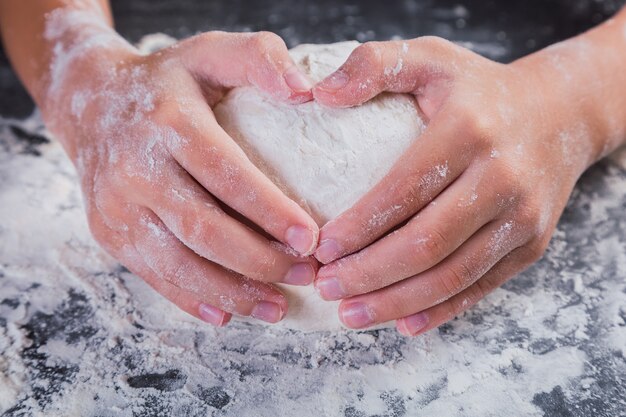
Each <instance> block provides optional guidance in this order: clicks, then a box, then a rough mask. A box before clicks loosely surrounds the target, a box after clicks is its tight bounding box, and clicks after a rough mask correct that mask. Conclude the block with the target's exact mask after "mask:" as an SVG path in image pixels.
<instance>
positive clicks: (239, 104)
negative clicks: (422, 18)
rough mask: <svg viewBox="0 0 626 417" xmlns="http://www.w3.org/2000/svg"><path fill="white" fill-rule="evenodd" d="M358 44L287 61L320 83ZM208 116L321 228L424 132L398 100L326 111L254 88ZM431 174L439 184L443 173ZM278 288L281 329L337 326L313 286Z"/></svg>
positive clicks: (410, 108) (406, 102) (302, 50)
mask: <svg viewBox="0 0 626 417" xmlns="http://www.w3.org/2000/svg"><path fill="white" fill-rule="evenodd" d="M358 45H359V43H358V42H343V43H337V44H332V45H300V46H298V47H296V48H295V49H292V50H291V56H292V57H293V58H294V61H295V62H296V64H297V65H298V66H299V67H300V68H301V69H302V70H303V71H304V72H305V73H306V74H308V75H309V76H310V77H311V79H312V80H313V81H319V80H321V79H323V78H324V77H326V76H327V75H330V74H331V73H332V72H333V71H334V70H335V69H337V68H338V67H339V66H340V65H341V64H342V63H343V62H344V61H345V60H346V59H347V58H348V56H349V55H350V52H352V50H353V49H354V48H356V47H357V46H358ZM400 63H401V61H400ZM214 113H215V116H216V119H217V121H218V122H219V124H220V125H221V126H222V127H223V128H224V130H226V132H228V133H229V135H230V136H231V137H232V138H233V139H235V141H237V143H239V144H240V146H241V147H242V148H243V149H244V151H245V152H246V154H248V156H249V157H250V159H251V160H252V161H253V162H254V163H255V164H256V165H257V166H259V167H260V168H261V169H262V170H263V171H264V172H265V173H266V174H267V175H268V176H269V177H270V178H271V179H272V180H273V181H274V182H275V183H277V184H279V185H280V186H281V188H282V189H283V190H284V191H285V192H286V193H287V194H288V195H289V196H291V197H292V198H293V199H294V200H295V201H296V202H298V203H300V205H301V206H303V207H306V208H307V209H308V210H309V212H310V213H311V214H312V215H313V217H314V218H315V219H316V221H317V222H318V223H319V225H320V226H322V225H324V223H326V222H327V221H329V220H331V219H333V218H335V217H336V216H338V215H339V214H341V213H342V212H343V211H344V210H346V209H348V208H350V207H351V206H352V205H354V203H356V202H357V201H358V199H359V198H360V197H362V196H363V195H364V194H365V193H366V192H367V191H369V190H370V189H372V187H374V185H376V183H378V181H380V180H381V179H382V178H383V177H384V176H385V174H386V173H387V172H388V171H389V169H390V168H391V167H392V165H393V163H394V162H395V161H396V160H397V159H398V158H399V157H400V156H401V155H402V153H403V152H404V151H405V150H406V149H407V148H408V147H409V146H410V144H411V143H413V141H415V140H417V139H418V137H419V136H420V134H421V133H422V131H423V129H424V123H423V121H422V118H421V117H420V115H419V113H418V110H417V107H416V104H415V101H414V99H413V98H412V97H411V96H409V95H403V94H382V95H380V96H378V97H376V98H374V99H372V100H370V101H369V102H367V103H365V104H364V105H362V106H360V107H357V108H347V109H345V108H340V109H333V108H328V107H324V106H322V105H320V104H318V103H317V102H315V101H312V102H308V103H304V104H300V105H297V106H294V105H291V104H283V103H278V102H276V101H275V100H272V99H271V98H269V97H267V96H266V95H264V94H263V93H261V92H259V91H258V90H256V89H255V88H253V87H240V88H236V89H234V90H232V91H231V92H229V93H228V94H227V95H226V96H225V97H224V99H223V100H222V101H221V102H220V103H219V104H218V105H217V106H216V107H215V109H214ZM436 171H437V172H436V175H437V176H439V177H441V178H442V179H443V178H445V176H446V175H447V172H448V167H447V165H445V166H441V167H437V169H436ZM392 209H393V208H392ZM397 209H401V207H398V208H397ZM380 220H382V219H380V218H377V219H372V221H373V222H376V221H380ZM283 288H284V290H285V292H286V293H287V298H288V300H289V314H288V315H287V317H286V319H285V320H283V321H282V322H281V325H282V326H286V327H291V328H296V329H298V330H307V331H311V330H337V329H340V328H341V327H342V325H341V323H340V321H339V319H338V317H337V306H338V304H339V303H338V302H333V303H330V302H327V301H323V300H322V299H321V298H320V297H319V295H318V294H317V293H316V291H315V289H314V288H313V287H312V286H308V287H292V286H291V287H283Z"/></svg>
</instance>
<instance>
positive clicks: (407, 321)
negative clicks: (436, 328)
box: [398, 313, 428, 336]
mask: <svg viewBox="0 0 626 417" xmlns="http://www.w3.org/2000/svg"><path fill="white" fill-rule="evenodd" d="M427 325H428V316H427V315H426V313H417V314H413V315H412V316H408V317H405V318H403V319H401V320H400V323H399V325H398V330H399V331H400V333H402V334H403V335H405V336H415V335H417V334H418V333H419V332H420V331H422V330H423V329H424V328H425V327H426V326H427Z"/></svg>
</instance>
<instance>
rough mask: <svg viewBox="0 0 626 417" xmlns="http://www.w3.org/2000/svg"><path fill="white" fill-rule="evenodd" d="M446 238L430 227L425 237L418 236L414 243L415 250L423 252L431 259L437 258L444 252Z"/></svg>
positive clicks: (446, 242)
mask: <svg viewBox="0 0 626 417" xmlns="http://www.w3.org/2000/svg"><path fill="white" fill-rule="evenodd" d="M447 244H448V240H447V239H446V237H445V236H444V235H443V234H442V233H441V232H439V231H437V230H435V229H431V230H430V231H429V232H428V234H427V235H426V236H425V237H422V238H418V239H417V240H416V241H415V243H414V246H415V252H417V253H418V254H424V255H426V256H427V257H429V258H431V259H438V258H439V257H441V255H442V254H444V253H445V250H446V247H447Z"/></svg>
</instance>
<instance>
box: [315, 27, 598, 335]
mask: <svg viewBox="0 0 626 417" xmlns="http://www.w3.org/2000/svg"><path fill="white" fill-rule="evenodd" d="M554 74H557V72H555V73H554ZM559 81H560V80H559V79H558V77H556V76H555V77H550V76H547V75H546V71H543V68H542V67H541V66H540V65H537V64H533V65H527V64H525V63H524V62H521V63H513V64H509V65H504V64H499V63H496V62H493V61H490V60H488V59H486V58H483V57H481V56H479V55H477V54H474V53H473V52H471V51H469V50H467V49H464V48H462V47H460V46H457V45H455V44H452V43H450V42H447V41H444V40H442V39H439V38H432V37H428V38H418V39H414V40H410V41H392V42H371V43H366V44H364V45H361V46H360V47H358V48H357V49H356V50H355V51H354V52H353V53H352V55H351V56H350V57H349V58H348V60H347V62H346V63H345V64H344V65H343V66H342V67H341V68H340V69H339V70H337V71H336V72H335V73H334V74H331V75H330V76H329V77H328V78H326V79H325V80H323V81H322V82H321V83H319V84H318V85H317V86H316V87H315V88H314V90H313V93H314V96H315V99H316V100H318V101H319V102H321V103H322V104H325V105H328V106H336V107H348V106H355V105H359V104H361V103H363V102H365V101H367V100H369V99H371V98H372V97H374V96H375V95H377V94H379V93H381V92H383V91H390V92H396V93H410V94H413V95H414V96H415V98H416V99H417V103H418V105H419V107H420V109H421V110H422V112H423V113H424V114H425V116H426V118H427V122H428V127H427V130H426V131H425V133H424V134H423V135H422V136H421V137H420V138H419V139H417V140H416V141H415V142H414V143H413V144H412V145H411V146H410V148H409V149H408V150H407V151H406V153H405V154H404V155H403V156H402V157H401V158H400V159H399V160H398V161H397V163H396V164H395V165H394V167H393V168H392V169H391V171H390V172H389V173H388V174H387V175H386V176H385V177H384V179H383V180H382V181H381V182H380V183H379V184H377V185H376V186H375V187H374V188H373V189H372V190H371V191H370V192H369V193H368V194H366V195H365V196H364V197H363V198H362V199H361V200H360V201H358V202H357V203H356V204H355V205H354V206H353V207H352V208H351V209H349V210H347V211H346V212H344V213H343V214H342V215H340V216H339V217H338V218H336V219H335V220H332V221H330V222H329V223H328V224H326V225H325V226H324V227H323V228H322V230H321V232H320V246H319V248H318V250H317V252H316V256H317V258H318V259H319V260H320V261H321V262H322V263H325V264H327V265H326V266H324V267H322V268H321V269H320V270H319V273H318V276H317V279H316V281H315V285H316V288H317V290H318V291H319V292H320V294H321V296H322V297H323V298H324V299H326V300H338V299H343V301H342V303H341V305H340V307H339V315H340V318H341V320H342V321H343V323H344V324H345V325H346V326H348V327H351V328H365V327H369V326H372V325H375V324H378V323H383V322H387V321H390V320H397V323H396V326H397V328H398V330H399V331H400V332H401V333H403V334H405V335H416V334H419V333H422V332H424V331H426V330H429V329H431V328H433V327H436V326H439V325H440V324H442V323H444V322H446V321H448V320H450V319H452V318H454V317H455V316H456V315H458V314H459V313H461V312H462V311H464V310H466V309H467V308H469V307H470V306H472V305H473V304H475V303H476V302H477V301H478V300H480V299H481V298H483V297H484V296H485V295H486V294H487V293H489V292H490V291H492V290H493V289H495V288H497V287H498V286H500V285H501V284H503V283H504V282H505V281H507V280H508V279H509V278H511V277H512V276H513V275H514V274H516V273H518V272H519V271H521V270H522V269H524V268H526V267H527V266H528V265H530V264H531V263H532V262H534V261H535V260H537V259H538V258H539V257H540V256H541V255H542V253H543V252H544V250H545V248H546V246H547V244H548V242H549V240H550V237H551V235H552V233H553V230H554V228H555V227H556V223H557V221H558V219H559V217H560V215H561V212H562V211H563V209H564V207H565V204H566V203H567V200H568V198H569V195H570V193H571V191H572V189H573V186H574V184H575V183H576V180H577V179H578V177H579V176H580V174H581V173H582V172H583V171H584V170H585V169H586V168H587V167H588V166H589V165H590V164H591V163H592V162H593V160H594V159H595V157H596V156H597V155H595V154H594V146H593V145H592V143H591V139H590V135H589V134H588V133H589V132H590V131H591V130H592V129H593V126H592V125H591V124H589V123H587V122H586V121H585V120H584V118H583V117H582V116H581V114H579V113H577V112H576V111H575V109H576V107H575V106H574V105H570V104H571V103H569V102H568V97H566V96H565V94H566V93H564V92H565V91H567V89H566V88H563V86H562V83H560V82H559Z"/></svg>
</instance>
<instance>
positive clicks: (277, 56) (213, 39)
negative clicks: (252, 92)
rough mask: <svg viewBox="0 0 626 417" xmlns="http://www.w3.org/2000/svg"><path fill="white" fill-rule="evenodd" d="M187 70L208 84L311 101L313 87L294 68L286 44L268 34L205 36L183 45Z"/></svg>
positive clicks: (216, 34)
mask: <svg viewBox="0 0 626 417" xmlns="http://www.w3.org/2000/svg"><path fill="white" fill-rule="evenodd" d="M185 45H186V49H184V53H183V60H184V63H185V65H186V67H187V68H188V69H189V70H190V71H192V72H193V73H195V74H197V75H198V76H200V77H201V78H202V79H204V80H209V81H210V82H211V84H213V85H217V86H222V87H225V88H232V87H238V86H244V85H254V86H256V87H258V88H259V89H261V90H264V91H265V92H267V93H269V94H270V95H272V96H273V97H276V98H278V99H281V100H289V101H292V102H304V101H308V100H311V99H312V94H311V88H312V87H313V83H312V82H311V81H310V80H309V78H308V77H307V76H306V75H304V74H303V73H302V72H300V70H299V69H298V67H297V66H296V65H295V63H294V62H293V60H292V59H291V57H290V56H289V52H288V51H287V46H286V45H285V42H284V41H283V40H282V39H281V38H280V37H279V36H278V35H276V34H274V33H271V32H257V33H226V32H217V31H216V32H208V33H205V34H202V35H198V36H196V37H194V38H191V39H189V40H188V41H186V43H185Z"/></svg>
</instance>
